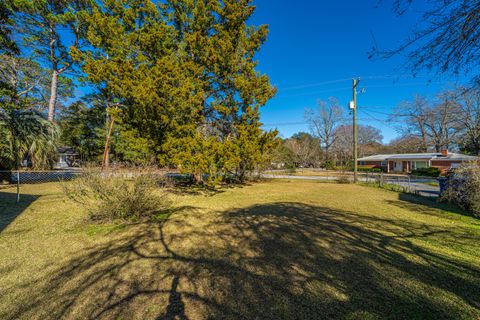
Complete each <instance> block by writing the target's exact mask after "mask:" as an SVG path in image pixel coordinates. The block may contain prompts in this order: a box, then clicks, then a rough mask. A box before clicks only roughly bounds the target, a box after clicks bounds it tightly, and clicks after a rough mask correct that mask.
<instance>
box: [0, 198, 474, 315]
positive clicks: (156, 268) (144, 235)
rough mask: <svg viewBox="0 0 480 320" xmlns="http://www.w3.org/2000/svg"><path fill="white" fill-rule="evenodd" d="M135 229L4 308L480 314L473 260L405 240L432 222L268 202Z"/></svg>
mask: <svg viewBox="0 0 480 320" xmlns="http://www.w3.org/2000/svg"><path fill="white" fill-rule="evenodd" d="M196 216H200V217H196ZM195 219H197V220H195ZM137 227H138V228H137V229H135V230H131V231H132V232H130V233H129V235H128V236H123V237H121V238H118V239H112V240H111V241H108V242H106V243H104V244H101V245H96V246H92V247H91V248H88V249H86V250H84V251H82V252H80V253H78V255H77V256H75V257H73V258H72V259H70V260H69V261H67V262H63V263H59V265H52V266H51V268H50V269H49V270H45V276H44V277H39V278H37V280H35V281H32V282H31V283H28V284H24V285H23V286H20V287H17V288H15V292H12V293H11V294H15V296H16V297H22V299H17V300H16V301H17V303H16V304H15V305H14V306H11V308H10V309H9V310H7V311H6V313H5V314H4V315H3V316H2V314H1V313H0V316H1V317H2V318H8V319H17V318H26V319H27V318H32V317H36V318H42V319H45V318H55V319H58V318H82V319H117V318H126V319H130V318H142V319H155V318H157V319H172V318H173V319H187V318H190V319H342V318H343V319H381V318H388V319H440V318H441V319H458V318H478V317H479V316H480V279H479V277H480V276H479V275H480V269H479V267H478V266H477V265H473V264H469V263H467V262H464V261H459V260H455V259H454V258H451V257H448V256H445V255H443V254H441V253H439V252H436V251H431V250H427V249H426V248H424V247H420V246H418V245H415V244H414V243H413V241H412V240H418V239H420V240H421V239H428V238H429V237H431V236H432V235H435V236H441V235H442V233H444V232H445V230H442V229H436V228H434V227H431V226H428V225H423V224H422V225H420V224H415V223H408V224H407V223H406V222H397V221H394V220H388V219H378V218H375V217H366V216H361V215H358V214H356V213H354V212H348V211H340V210H333V209H331V208H325V207H317V206H311V205H307V204H303V203H271V204H266V205H256V206H252V207H248V208H244V209H239V210H232V211H228V212H223V213H221V214H218V215H209V216H207V215H204V216H202V215H201V214H199V213H196V214H195V217H190V216H189V215H188V214H187V215H184V216H181V217H180V216H179V217H172V218H171V219H170V220H169V221H167V222H166V223H163V224H143V225H138V226H137ZM457 236H459V237H461V236H463V235H462V234H460V233H459V234H457ZM477 242H478V241H477Z"/></svg>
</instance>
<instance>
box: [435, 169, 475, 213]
mask: <svg viewBox="0 0 480 320" xmlns="http://www.w3.org/2000/svg"><path fill="white" fill-rule="evenodd" d="M441 199H442V200H445V201H448V202H450V203H454V204H456V205H458V206H460V207H461V208H463V209H465V210H468V211H470V212H472V213H473V214H475V215H476V216H480V164H478V163H468V164H464V165H462V166H460V167H459V168H457V169H455V170H454V171H453V172H451V173H450V174H449V175H448V176H447V188H446V190H445V191H444V192H443V193H442V197H441Z"/></svg>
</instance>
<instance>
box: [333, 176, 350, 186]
mask: <svg viewBox="0 0 480 320" xmlns="http://www.w3.org/2000/svg"><path fill="white" fill-rule="evenodd" d="M337 182H338V183H340V184H349V183H352V177H350V176H347V175H343V176H339V177H338V179H337Z"/></svg>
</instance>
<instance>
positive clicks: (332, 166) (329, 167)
mask: <svg viewBox="0 0 480 320" xmlns="http://www.w3.org/2000/svg"><path fill="white" fill-rule="evenodd" d="M323 167H324V168H325V169H326V170H335V161H333V160H326V161H325V162H324V163H323Z"/></svg>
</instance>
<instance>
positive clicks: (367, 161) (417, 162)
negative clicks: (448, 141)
mask: <svg viewBox="0 0 480 320" xmlns="http://www.w3.org/2000/svg"><path fill="white" fill-rule="evenodd" d="M466 161H480V158H479V157H474V156H468V155H464V154H459V153H449V152H448V150H445V151H442V152H441V153H405V154H378V155H373V156H369V157H363V158H360V159H358V165H359V166H364V167H370V168H381V169H383V170H384V171H385V172H411V171H412V170H415V169H420V168H429V167H436V168H439V169H440V170H441V171H442V172H446V171H448V170H450V169H452V168H456V167H458V166H459V165H460V164H461V163H462V162H466Z"/></svg>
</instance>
